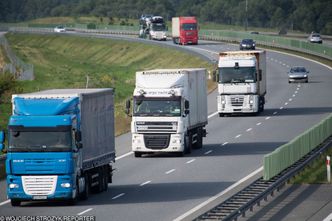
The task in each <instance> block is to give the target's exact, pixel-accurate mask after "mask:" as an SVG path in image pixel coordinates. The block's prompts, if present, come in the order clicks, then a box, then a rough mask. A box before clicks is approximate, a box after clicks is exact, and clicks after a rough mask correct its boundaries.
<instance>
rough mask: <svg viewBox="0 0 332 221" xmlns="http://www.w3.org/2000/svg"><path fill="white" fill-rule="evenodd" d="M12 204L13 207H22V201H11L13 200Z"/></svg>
mask: <svg viewBox="0 0 332 221" xmlns="http://www.w3.org/2000/svg"><path fill="white" fill-rule="evenodd" d="M10 204H11V205H12V206H20V205H21V200H17V199H11V200H10Z"/></svg>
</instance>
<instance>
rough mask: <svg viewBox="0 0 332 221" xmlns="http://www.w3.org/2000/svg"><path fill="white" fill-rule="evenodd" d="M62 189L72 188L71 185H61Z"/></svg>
mask: <svg viewBox="0 0 332 221" xmlns="http://www.w3.org/2000/svg"><path fill="white" fill-rule="evenodd" d="M61 187H62V188H70V187H71V184H70V183H61Z"/></svg>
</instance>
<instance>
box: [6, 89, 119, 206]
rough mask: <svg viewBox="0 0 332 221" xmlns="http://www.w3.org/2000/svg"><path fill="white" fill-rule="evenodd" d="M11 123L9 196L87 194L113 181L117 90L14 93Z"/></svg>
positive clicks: (16, 199) (15, 201)
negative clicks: (114, 91) (115, 96)
mask: <svg viewBox="0 0 332 221" xmlns="http://www.w3.org/2000/svg"><path fill="white" fill-rule="evenodd" d="M12 104H13V113H12V116H11V117H10V119H9V124H8V147H7V148H6V149H7V159H6V175H7V195H8V198H9V199H10V200H11V204H12V206H19V205H20V204H21V202H22V201H31V200H45V201H49V200H66V201H68V202H70V203H74V202H76V200H77V199H79V198H81V199H86V198H87V197H88V195H89V193H90V191H94V192H101V191H105V190H107V188H108V183H109V182H111V181H112V171H113V169H112V164H113V163H114V161H115V148H114V105H113V89H55V90H48V91H40V92H36V93H31V94H22V95H13V97H12Z"/></svg>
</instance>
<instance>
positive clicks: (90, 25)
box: [86, 23, 96, 29]
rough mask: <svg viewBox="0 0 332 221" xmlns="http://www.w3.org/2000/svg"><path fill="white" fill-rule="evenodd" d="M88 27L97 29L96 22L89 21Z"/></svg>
mask: <svg viewBox="0 0 332 221" xmlns="http://www.w3.org/2000/svg"><path fill="white" fill-rule="evenodd" d="M86 28H87V29H96V24H94V23H89V24H88V25H87V26H86Z"/></svg>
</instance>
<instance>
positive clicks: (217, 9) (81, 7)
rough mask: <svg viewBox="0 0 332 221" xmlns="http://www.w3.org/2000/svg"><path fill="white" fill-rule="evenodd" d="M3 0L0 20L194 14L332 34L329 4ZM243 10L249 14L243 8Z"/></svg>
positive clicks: (304, 0)
mask: <svg viewBox="0 0 332 221" xmlns="http://www.w3.org/2000/svg"><path fill="white" fill-rule="evenodd" d="M247 3H248V4H247V7H246V0H14V1H13V0H1V1H0V21H4V22H17V21H23V20H30V19H35V18H41V17H49V16H82V15H84V16H86V15H91V16H97V17H109V18H114V17H121V18H134V19H136V18H138V17H139V16H140V15H141V14H143V13H151V14H158V15H162V16H164V17H165V18H166V19H168V20H170V19H171V18H172V17H173V16H179V15H183V16H185V15H194V16H197V17H198V18H199V20H200V21H209V22H217V23H222V24H229V25H242V26H244V24H245V22H246V18H247V21H248V25H249V26H252V27H266V28H286V29H293V30H300V31H305V32H311V31H317V32H321V33H323V34H332V13H331V12H332V1H331V0H247ZM246 8H247V10H246Z"/></svg>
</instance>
